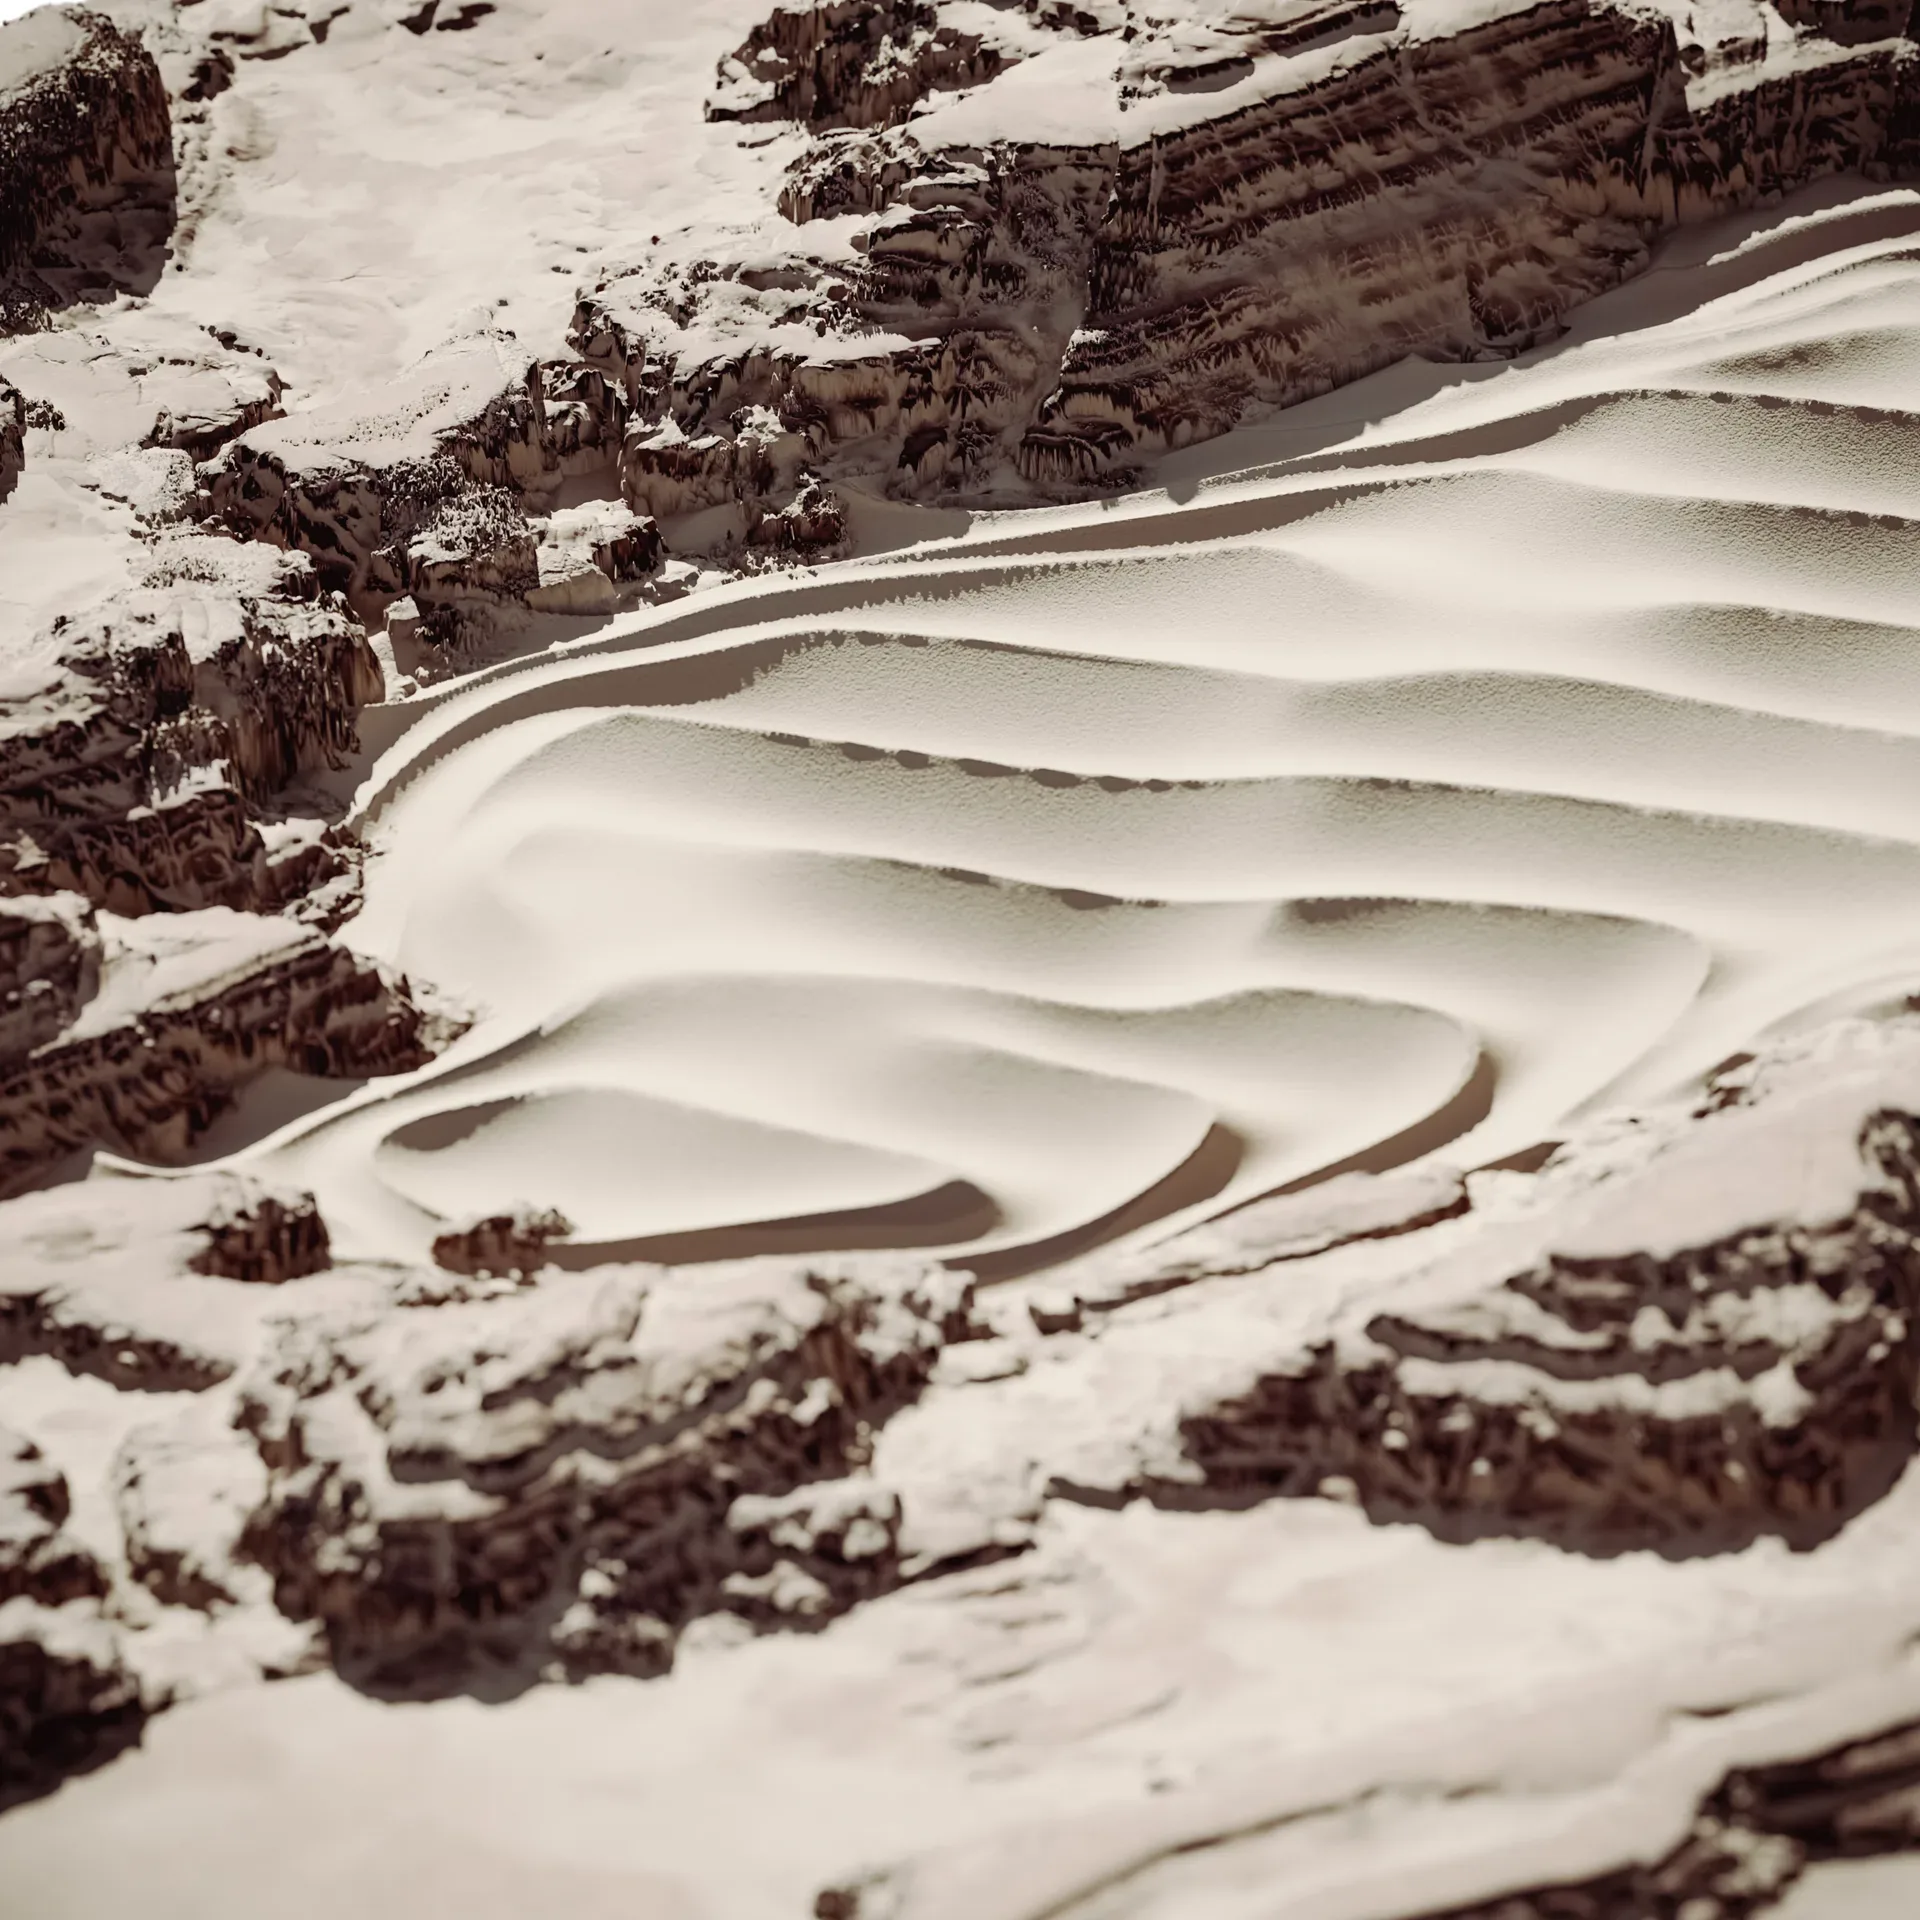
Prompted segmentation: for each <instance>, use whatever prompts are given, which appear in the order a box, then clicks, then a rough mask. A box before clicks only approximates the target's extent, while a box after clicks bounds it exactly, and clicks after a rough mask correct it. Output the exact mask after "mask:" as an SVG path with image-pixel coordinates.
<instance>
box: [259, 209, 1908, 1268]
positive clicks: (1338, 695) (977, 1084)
mask: <svg viewBox="0 0 1920 1920" xmlns="http://www.w3.org/2000/svg"><path fill="white" fill-rule="evenodd" d="M1917 231H1920V203H1916V202H1915V201H1914V200H1913V198H1912V197H1911V196H1910V195H1907V194H1904V193H1896V194H1888V195H1881V196H1878V197H1868V198H1866V199H1860V198H1855V199H1852V200H1848V201H1845V202H1843V203H1841V204H1840V205H1837V206H1834V207H1831V208H1829V209H1828V210H1826V211H1824V212H1819V211H1815V212H1807V213H1803V214H1799V215H1795V216H1793V217H1789V218H1781V219H1777V220H1775V221H1773V222H1771V223H1769V224H1768V225H1767V226H1765V227H1763V228H1760V229H1758V230H1756V231H1755V232H1753V233H1752V234H1750V236H1749V237H1748V238H1747V239H1746V240H1744V241H1742V242H1739V243H1738V244H1735V243H1734V242H1732V241H1728V242H1723V243H1722V250H1721V251H1719V252H1717V253H1716V254H1715V255H1714V257H1713V258H1712V259H1711V260H1710V261H1708V262H1706V263H1704V264H1699V265H1694V266H1688V267H1675V268H1673V269H1672V270H1671V271H1670V272H1667V273H1660V274H1656V275H1655V276H1654V277H1653V280H1652V281H1651V282H1650V283H1649V284H1648V285H1647V286H1646V287H1645V288H1644V289H1635V290H1633V292H1631V293H1630V294H1625V295H1620V296H1615V297H1614V298H1613V299H1612V300H1611V301H1609V302H1605V303H1602V305H1601V306H1600V307H1599V308H1596V309H1594V310H1592V311H1591V313H1590V317H1589V318H1588V320H1587V322H1586V323H1585V325H1584V327H1583V334H1584V336H1585V337H1583V338H1582V339H1580V340H1579V341H1578V342H1577V343H1576V344H1573V345H1569V346H1567V347H1565V348H1562V349H1560V350H1557V351H1555V352H1553V353H1550V354H1548V355H1546V356H1544V357H1536V358H1535V359H1534V360H1533V362H1532V363H1531V364H1526V365H1522V366H1518V367H1513V368H1509V369H1506V370H1503V371H1500V372H1498V373H1491V374H1489V375H1488V376H1487V377H1486V378H1484V379H1481V380H1477V381H1472V382H1467V383H1462V384H1458V385H1455V386H1453V387H1451V388H1448V389H1446V390H1445V391H1442V392H1440V393H1438V394H1436V395H1435V396H1434V397H1433V398H1432V399H1430V400H1427V401H1425V402H1422V403H1419V404H1415V405H1413V406H1403V407H1400V408H1392V407H1391V405H1390V404H1388V405H1387V407H1386V409H1385V410H1384V411H1383V413H1382V415H1381V417H1380V418H1379V419H1377V420H1376V421H1375V423H1374V424H1372V425H1371V426H1369V427H1367V428H1366V429H1365V430H1364V431H1363V432H1361V433H1360V434H1359V435H1358V436H1357V437H1355V438H1352V439H1349V440H1348V441H1346V443H1345V444H1344V445H1335V446H1332V447H1328V448H1327V449H1325V450H1323V451H1320V452H1317V453H1314V454H1312V455H1309V456H1304V457H1298V458H1295V459H1294V460H1291V461H1284V460H1283V461H1281V462H1279V463H1277V464H1275V465H1271V466H1267V467H1264V468H1259V469H1254V470H1250V471H1244V472H1238V473H1227V474H1223V475H1221V476H1220V477H1218V478H1213V479H1207V480H1205V481H1203V482H1201V483H1199V484H1198V485H1197V486H1189V487H1185V488H1182V489H1181V491H1182V492H1183V493H1185V494H1186V495H1187V497H1186V498H1185V499H1184V501H1176V500H1175V499H1174V498H1172V497H1170V496H1168V495H1165V494H1161V495H1149V496H1146V497H1145V498H1141V499H1135V500H1129V501H1128V502H1126V503H1124V504H1121V505H1117V506H1115V507H1113V508H1112V509H1108V510H1096V511H1087V510H1079V511H1062V512H1060V513H1057V514H1054V515H1052V516H1049V517H1048V518H1047V519H1046V521H1045V522H1044V524H1043V525H1041V526H1039V527H1037V528H1030V527H1029V526H1028V525H1027V523H1026V522H1025V521H1024V520H1021V519H1018V518H1016V519H1012V520H1005V519H1002V520H995V519H992V518H987V519H984V520H981V521H978V522H976V524H975V525H974V527H973V528H972V529H971V530H970V531H969V532H968V533H967V534H966V535H965V536H964V537H963V538H961V539H959V540H958V541H957V542H953V543H949V544H948V545H946V546H943V547H941V548H939V549H927V550H923V551H924V557H923V556H922V554H914V555H912V556H903V557H900V558H897V559H892V560H888V561H886V562H883V563H876V564H869V565H866V566H861V567H855V568H850V569H843V570H841V571H839V572H838V573H836V574H834V575H832V576H830V577H829V578H816V579H815V580H813V581H809V582H806V583H804V584H792V585H783V584H772V585H766V586H760V587H748V588H743V589H733V590H728V591H727V592H726V593H725V594H724V595H723V596H721V597H720V598H717V599H715V600H714V601H712V602H708V603H703V604H701V605H700V606H699V607H698V608H697V610H689V611H688V612H686V613H684V614H681V615H678V616H665V617H660V616H656V617H654V618H653V619H651V620H650V621H648V622H646V623H644V624H642V625H639V626H637V627H633V628H631V629H616V630H615V631H614V632H613V633H611V634H609V635H608V636H607V637H606V638H604V639H596V640H594V641H591V642H588V643H585V644H583V645H581V646H579V647H577V648H574V649H563V650H562V653H561V656H560V657H559V658H557V659H553V660H550V661H545V662H543V663H542V664H541V665H540V666H538V667H537V668H534V669H531V670H528V669H508V670H503V671H500V672H498V673H496V674H494V675H491V676H485V677H483V678H482V679H481V681H480V682H479V683H478V684H476V685H474V686H473V687H471V688H470V689H467V690H463V691H460V692H457V693H453V694H450V695H449V696H448V697H447V698H446V699H445V700H443V701H442V702H440V703H439V704H438V705H437V706H435V707H434V708H433V710H432V711H430V712H429V713H427V714H425V715H423V716H421V717H420V718H419V719H417V720H416V721H415V722H414V724H413V725H412V726H411V727H410V728H409V729H408V730H407V731H406V732H405V733H404V734H403V735H402V736H401V738H400V739H399V740H398V742H397V743H396V744H395V745H394V747H392V748H391V749H390V750H389V751H388V752H387V754H386V755H385V756H384V757H383V758H382V759H381V760H380V762H379V764H378V765H377V767H376V769H375V771H374V773H373V776H372V778H371V780H370V782H369V785H368V787H367V789H366V797H365V798H364V800H363V802H362V811H363V817H364V821H365V824H366V828H367V830H368V833H369V835H370V838H371V841H372V844H373V846H374V847H375V848H376V850H377V852H376V857H375V859H374V860H373V862H372V864H371V867H370V870H369V875H368V883H367V884H368V895H367V904H366V908H365V911H364V912H363V914H362V915H361V916H360V917H359V919H357V920H356V921H355V922H354V923H353V925H352V927H351V929H350V931H349V934H348V938H349V939H350V940H351V941H352V942H353V943H354V944H356V945H358V946H361V947H362V948H364V949H365V950H366V952H367V953H368V954H369V955H370V956H373V957H376V958H378V959H379V960H381V961H383V962H387V963H390V964H392V965H394V966H397V967H400V968H403V969H404V970H406V971H407V972H408V973H409V974H411V975H417V976H420V977H423V978H427V979H431V980H434V981H436V982H438V983H440V984H441V985H442V987H444V988H446V989H448V990H450V991H452V992H453V993H455V994H456V995H457V996H459V997H460V998H461V999H462V1000H464V1001H466V1002H468V1003H470V1004H471V1005H472V1007H473V1008H474V1009H475V1010H476V1011H477V1013H478V1016H479V1017H478V1018H477V1020H476V1024H475V1026H474V1027H473V1029H472V1031H471V1032H470V1033H469V1034H468V1035H467V1037H466V1038H465V1040H464V1041H462V1042H461V1043H460V1045H459V1046H458V1047H457V1048H456V1049H455V1051H454V1052H453V1053H451V1054H449V1055H448V1056H447V1057H446V1058H445V1059H444V1060H443V1061H442V1062H441V1063H439V1064H438V1065H436V1066H435V1067H434V1068H432V1069H430V1070H428V1071H427V1072H426V1073H425V1074H423V1075H420V1076H416V1077H415V1078H413V1079H412V1080H407V1081H398V1082H395V1081H388V1082H384V1083H382V1085H381V1086H380V1088H379V1090H378V1092H377V1093H376V1092H375V1091H373V1090H371V1089H370V1090H369V1091H368V1092H367V1093H366V1094H365V1095H362V1096H361V1097H359V1098H358V1099H357V1100H355V1101H351V1102H349V1103H347V1104H345V1105H344V1106H342V1107H341V1108H339V1109H338V1110H337V1111H334V1112H331V1113H329V1114H327V1115H326V1116H324V1117H323V1118H321V1119H319V1120H316V1121H315V1122H313V1123H311V1124H309V1125H307V1126H305V1127H303V1128H301V1129H298V1130H296V1131H295V1132H294V1133H293V1134H292V1135H289V1136H283V1137H282V1138H280V1139H278V1140H276V1141H274V1142H271V1143H268V1144H266V1145H264V1146H263V1147H262V1149H260V1152H259V1155H258V1158H259V1160H260V1162H261V1164H262V1165H265V1166H270V1167H272V1168H273V1170H274V1171H275V1172H276V1173H283V1174H285V1175H286V1176H288V1177H291V1178H294V1179H297V1180H298V1181H300V1182H301V1183H303V1184H308V1185H311V1186H312V1187H313V1188H314V1189H315V1191H316V1192H318V1193H319V1194H320V1195H321V1197H322V1199H323V1202H324V1204H325V1206H326V1209H327V1212H328V1216H329V1218H330V1219H331V1220H333V1221H334V1223H335V1231H336V1234H337V1235H339V1236H340V1237H341V1239H342V1242H343V1244H345V1245H347V1246H349V1247H351V1248H352V1249H353V1250H354V1251H356V1252H366V1253H372V1252H374V1251H376V1250H383V1249H395V1248H405V1249H407V1250H408V1251H409V1252H422V1253H423V1252H424V1250H425V1248H426V1245H427V1243H428V1242H429V1241H430V1240H431V1239H432V1238H433V1237H434V1236H435V1234H436V1233H438V1232H440V1231H442V1230H444V1227H445V1224H446V1223H447V1222H448V1221H449V1220H457V1219H459V1218H462V1217H464V1216H467V1215H473V1214H478V1213H484V1212H486V1211H488V1210H491V1209H493V1208H495V1207H496V1206H497V1205H498V1204H499V1203H501V1202H502V1201H505V1200H509V1199H511V1200H516V1201H520V1202H524V1203H526V1204H528V1205H531V1206H535V1207H552V1208H556V1209H558V1210H559V1211H560V1212H561V1213H562V1214H564V1215H565V1216H566V1217H567V1219H568V1220H569V1221H571V1222H572V1223H573V1232H572V1234H571V1235H570V1236H569V1237H568V1240H567V1242H566V1245H565V1249H564V1251H563V1254H562V1257H563V1258H565V1259H566V1260H568V1261H569V1262H570V1263H585V1262H588V1261H590V1260H592V1259H596V1258H609V1257H630V1258H652V1257H663V1258H679V1257H684V1256H685V1255H686V1254H687V1253H689V1252H691V1251H693V1250H695V1249H702V1250H705V1251H708V1252H714V1253H721V1252H737V1251H748V1250H752V1251H781V1250H804V1249H807V1248H813V1247H822V1246H844V1245H869V1246H872V1245H904V1246H915V1247H922V1248H937V1249H939V1250H941V1251H942V1252H944V1253H947V1254H950V1255H951V1256H953V1257H955V1258H963V1259H964V1260H965V1261H967V1262H968V1263H969V1264H973V1265H975V1266H980V1265H982V1264H984V1265H985V1267H986V1269H987V1270H988V1271H992V1272H1007V1271H1012V1270H1017V1269H1022V1268H1031V1267H1034V1266H1038V1265H1043V1264H1045V1263H1047V1262H1048V1261H1049V1260H1053V1259H1057V1258H1059V1257H1060V1256H1061V1255H1062V1254H1063V1253H1065V1252H1067V1251H1070V1250H1073V1249H1075V1248H1078V1247H1080V1246H1083V1245H1085V1244H1087V1243H1089V1242H1090V1241H1091V1240H1093V1239H1096V1238H1106V1237H1110V1236H1112V1235H1113V1234H1114V1233H1116V1232H1127V1231H1138V1230H1141V1229H1148V1228H1151V1227H1152V1225H1153V1223H1156V1222H1157V1223H1159V1225H1160V1227H1161V1228H1164V1227H1166V1226H1170V1225H1173V1224H1176V1223H1177V1222H1178V1221H1179V1220H1180V1219H1182V1218H1184V1217H1188V1216H1189V1215H1191V1214H1192V1213H1193V1212H1194V1211H1195V1210H1197V1209H1200V1208H1203V1207H1204V1208H1207V1209H1209V1210H1217V1209H1219V1208H1220V1207H1222V1206H1230V1205H1232V1204H1234V1203H1236V1202H1238V1201H1242V1200H1245V1199H1249V1198H1251V1197H1253V1196H1255V1195H1257V1194H1261V1193H1265V1192H1269V1191H1271V1190H1273V1189H1275V1188H1277V1187H1282V1186H1287V1185H1290V1184H1294V1183H1304V1182H1307V1181H1310V1180H1312V1179H1314V1178H1316V1177H1323V1176H1325V1175H1326V1174H1327V1173H1329V1172H1331V1171H1335V1170H1339V1169H1344V1168H1364V1169H1368V1170H1371V1171H1381V1170H1384V1169H1387V1168H1390V1167H1398V1166H1405V1165H1409V1164H1413V1163H1417V1162H1420V1161H1422V1160H1423V1159H1425V1158H1428V1157H1431V1156H1434V1155H1440V1156H1443V1157H1444V1158H1445V1159H1447V1160H1448V1161H1449V1162H1451V1163H1453V1164H1458V1165H1463V1166H1472V1165H1479V1164H1484V1163H1488V1162H1492V1161H1496V1160H1499V1159H1501V1158H1503V1157H1504V1156H1506V1155H1509V1154H1513V1153H1516V1152H1520V1151H1522V1150H1524V1149H1527V1148H1530V1147H1532V1146H1534V1145H1535V1144H1536V1143H1537V1142H1540V1141H1543V1140H1551V1139H1554V1138H1557V1137H1559V1136H1560V1134H1561V1133H1562V1132H1563V1131H1564V1130H1565V1129H1566V1128H1567V1126H1568V1125H1570V1124H1571V1123H1573V1122H1574V1121H1575V1120H1576V1119H1577V1118H1578V1117H1579V1116H1582V1115H1584V1114H1588V1113H1591V1112H1593V1111H1595V1110H1596V1109H1599V1108H1603V1107H1605V1106H1607V1105H1610V1104H1617V1103H1621V1102H1625V1101H1631V1100H1636V1099H1645V1098H1648V1097H1653V1096H1658V1095H1662V1094H1664V1093H1667V1092H1668V1091H1670V1090H1673V1089H1675V1088H1678V1087H1680V1086H1682V1085H1684V1084H1686V1083H1687V1082H1688V1081H1689V1080H1691V1079H1692V1078H1693V1077H1695V1076H1697V1075H1698V1074H1700V1073H1702V1072H1704V1071H1705V1070H1706V1069H1708V1068H1710V1067H1712V1066H1713V1065H1714V1064H1715V1063H1717V1062H1719V1061H1721V1060H1723V1059H1725V1058H1726V1057H1727V1056H1729V1055H1731V1054H1733V1053H1736V1052H1738V1051H1740V1050H1742V1049H1746V1048H1749V1047H1751V1046H1753V1045H1755V1044H1756V1043H1758V1042H1759V1041H1761V1040H1762V1039H1763V1038H1764V1037H1766V1036H1768V1035H1771V1034H1779V1033H1783V1032H1790V1031H1792V1030H1794V1029H1795V1028H1796V1027H1797V1026H1801V1025H1804V1024H1806V1023H1808V1022H1810V1021H1813V1020H1816V1019H1818V1018H1822V1017H1831V1016H1834V1015H1837V1014H1840V1013H1849V1012H1854V1011H1865V1010H1870V1009H1874V1008H1877V1007H1879V1006H1880V1005H1882V1004H1883V1003H1887V1002H1889V1001H1897V1000H1898V999H1899V998H1900V996H1901V995H1902V994H1904V993H1905V992H1906V991H1907V990H1908V984H1907V983H1908V982H1909V981H1910V980H1911V978H1912V976H1913V971H1914V969H1915V966H1916V964H1917V963H1920V934H1917V933H1916V924H1915V921H1914V916H1913V911H1912V900H1913V898H1914V889H1915V887H1916V885H1917V884H1920V864H1917V863H1920V852H1916V848H1915V834H1916V828H1920V814H1916V812H1915V803H1914V797H1913V796H1914V795H1915V794H1916V793H1920V745H1916V740H1915V729H1916V721H1917V720H1920V669H1916V667H1915V665H1914V661H1913V646H1912V640H1911V631H1912V622H1913V620H1914V617H1915V604H1916V603H1915V599H1914V589H1913V587H1912V585H1911V580H1912V577H1913V572H1914V570H1913V567H1912V566H1911V564H1910V556H1909V554H1908V551H1907V549H1908V547H1909V546H1910V545H1911V544H1912V542H1913V539H1914V533H1913V528H1914V526H1915V524H1916V521H1915V518H1914V487H1913V485H1912V483H1911V481H1910V480H1909V479H1908V477H1907V468H1908V466H1909V464H1910V450H1911V447H1912V445H1913V440H1912V434H1913V428H1912V425H1911V421H1910V418H1909V415H1908V413H1907V411H1906V410H1905V408H1906V404H1907V402H1908V399H1909V396H1910V394H1911V391H1912V380H1913V378H1914V374H1913V372H1912V371H1911V368H1912V367H1913V366H1914V364H1915V356H1916V354H1920V347H1917V346H1916V344H1915V342H1916V340H1920V335H1916V334H1915V332H1914V330H1913V322H1912V315H1913V314H1914V312H1915V311H1916V307H1915V301H1916V297H1917V288H1916V274H1917V270H1916V266H1915V263H1914V258H1913V240H1914V235H1915V233H1916V232H1917ZM1703 250H1704V249H1703ZM1663 302H1666V303H1668V304H1669V305H1671V306H1677V307H1679V308H1680V310H1679V311H1677V312H1672V313H1670V314H1669V315H1668V316H1666V317H1662V314H1661V304H1662V303H1663ZM1390 392H1391V389H1390V388H1389V395H1388V396H1383V398H1389V399H1390ZM1371 398H1372V395H1371V394H1370V393H1369V391H1368V389H1367V388H1366V387H1362V388H1358V389H1352V390H1349V393H1348V394H1347V395H1343V396H1335V397H1334V398H1333V399H1332V400H1330V401H1328V402H1324V403H1321V404H1322V406H1323V407H1326V408H1328V409H1335V408H1337V409H1339V410H1340V411H1341V412H1344V413H1345V414H1347V415H1348V416H1349V417H1352V416H1353V415H1355V414H1362V417H1364V414H1363V413H1362V410H1363V409H1364V408H1366V407H1367V402H1368V401H1369V400H1371ZM1288 418H1289V419H1290V420H1296V419H1297V418H1298V416H1288ZM1310 425H1311V423H1303V424H1301V425H1298V426H1295V427H1294V428H1293V429H1292V430H1293V431H1296V432H1299V431H1305V430H1307V427H1308V426H1310ZM1327 431H1328V432H1329V433H1334V432H1337V428H1333V427H1331V426H1330V427H1329V428H1328V429H1327ZM1221 464H1225V461H1224V460H1223V461H1222V462H1221ZM823 1216H824V1217H823Z"/></svg>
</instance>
